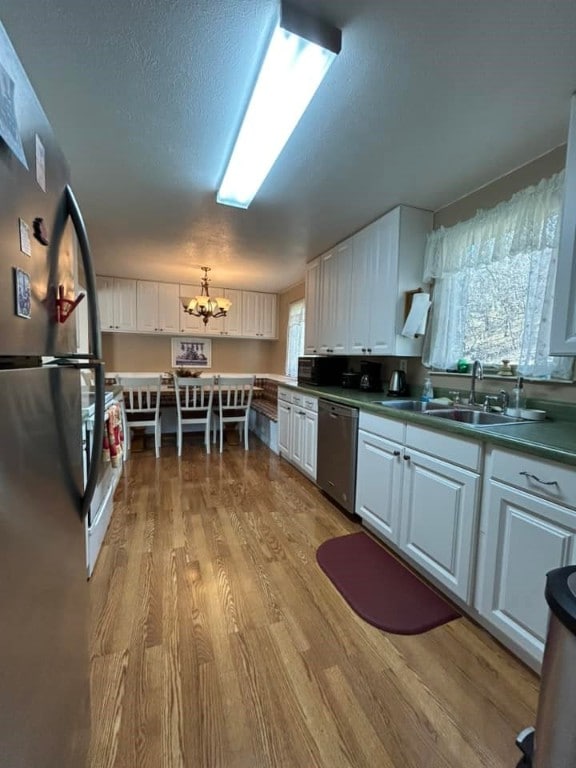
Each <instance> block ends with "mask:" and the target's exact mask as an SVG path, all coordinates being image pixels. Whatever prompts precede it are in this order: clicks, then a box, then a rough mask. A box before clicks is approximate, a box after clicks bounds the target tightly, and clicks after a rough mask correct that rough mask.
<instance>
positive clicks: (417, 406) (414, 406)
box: [374, 400, 446, 413]
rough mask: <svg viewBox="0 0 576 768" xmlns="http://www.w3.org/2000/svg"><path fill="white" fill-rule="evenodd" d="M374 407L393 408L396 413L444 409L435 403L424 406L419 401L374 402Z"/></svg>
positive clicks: (443, 406)
mask: <svg viewBox="0 0 576 768" xmlns="http://www.w3.org/2000/svg"><path fill="white" fill-rule="evenodd" d="M374 405H383V406H385V407H386V408H394V410H397V411H414V412H417V413H424V412H427V411H437V410H438V409H440V408H441V409H446V406H445V405H437V404H435V403H428V405H426V406H425V405H424V404H423V403H422V402H421V401H420V400H376V401H375V403H374Z"/></svg>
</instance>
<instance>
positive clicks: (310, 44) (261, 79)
mask: <svg viewBox="0 0 576 768" xmlns="http://www.w3.org/2000/svg"><path fill="white" fill-rule="evenodd" d="M340 43H341V33H340V30H337V29H334V28H332V27H328V26H326V25H325V24H323V23H322V22H320V21H319V20H317V19H312V18H310V17H309V16H303V15H302V12H301V11H297V10H295V9H293V8H291V7H290V6H286V5H285V4H284V5H283V6H282V18H281V20H280V22H279V24H278V25H277V26H276V28H275V30H274V32H273V34H272V39H271V40H270V43H269V46H268V50H267V52H266V55H265V57H264V62H263V64H262V68H261V70H260V73H259V75H258V79H257V81H256V85H255V86H254V91H253V92H252V97H251V98H250V103H249V104H248V109H247V110H246V114H245V115H244V120H243V121H242V125H241V127H240V132H239V134H238V138H237V139H236V144H235V145H234V149H233V150H232V156H231V157H230V161H229V163H228V167H227V168H226V172H225V174H224V178H223V180H222V184H221V185H220V189H219V190H218V194H217V195H216V200H217V202H219V203H222V204H223V205H233V206H235V207H236V208H248V206H249V205H250V203H251V202H252V200H253V198H254V195H255V194H256V192H257V191H258V189H259V188H260V186H261V184H262V182H263V181H264V179H265V178H266V176H267V175H268V173H269V171H270V169H271V168H272V166H273V165H274V162H275V161H276V158H277V157H278V155H279V154H280V152H281V151H282V149H283V147H284V145H285V144H286V142H287V141H288V138H289V137H290V134H291V133H292V131H293V130H294V128H295V127H296V125H297V124H298V121H299V120H300V118H301V117H302V115H303V114H304V110H305V109H306V107H307V106H308V104H309V103H310V101H311V99H312V97H313V96H314V94H315V93H316V90H317V88H318V86H319V85H320V83H321V82H322V80H323V78H324V76H325V74H326V72H327V71H328V69H329V68H330V65H331V64H332V62H333V61H334V59H335V58H336V56H337V54H338V53H339V51H340Z"/></svg>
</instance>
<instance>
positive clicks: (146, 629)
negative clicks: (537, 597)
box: [90, 436, 538, 768]
mask: <svg viewBox="0 0 576 768" xmlns="http://www.w3.org/2000/svg"><path fill="white" fill-rule="evenodd" d="M187 440H188V441H190V440H193V441H194V442H187V443H185V445H184V450H183V455H182V458H181V459H180V460H179V459H178V458H177V456H176V449H175V447H174V446H173V445H169V444H168V445H166V446H163V447H162V458H161V459H159V460H156V459H155V458H154V455H153V452H152V451H149V450H147V451H143V452H141V453H133V455H132V457H131V459H130V460H129V461H128V462H127V463H126V465H125V471H124V475H123V478H122V480H121V482H120V486H119V488H118V491H117V494H116V504H115V512H114V517H113V520H112V523H111V526H110V529H109V531H108V534H107V538H106V541H105V544H104V547H103V550H102V553H101V555H100V559H99V562H98V564H97V567H96V571H95V575H94V577H93V579H92V582H91V584H90V591H91V600H92V617H93V620H92V625H93V628H92V672H91V677H92V708H93V734H92V744H91V762H90V765H91V768H314V767H318V768H324V767H325V768H364V767H366V768H368V766H369V767H370V768H374V767H375V766H378V768H461V767H462V768H464V767H465V768H480V766H483V767H484V768H512V767H513V766H515V765H516V764H517V762H518V759H519V753H518V752H517V750H516V748H515V746H514V738H515V736H516V734H517V733H518V732H519V731H520V730H521V729H522V728H523V727H525V726H526V725H531V724H533V723H534V713H535V708H536V703H537V691H538V680H537V678H536V676H535V675H534V674H533V673H532V672H531V671H530V670H528V669H527V668H526V667H524V666H523V665H522V664H521V663H520V662H518V661H516V660H515V658H514V657H513V656H511V655H510V654H509V653H508V652H507V651H506V650H504V649H503V648H502V647H501V646H500V645H499V644H498V643H496V641H494V640H493V639H492V638H491V637H490V636H489V635H488V634H487V633H486V632H484V631H483V630H482V629H480V628H479V627H477V626H476V625H474V624H473V623H472V622H470V621H468V620H467V619H464V618H462V619H458V620H456V621H453V622H451V623H450V624H447V625H445V626H443V627H439V628H437V629H434V630H432V631H430V632H427V633H425V634H422V635H416V636H410V637H403V636H399V635H389V634H386V633H384V632H381V631H380V630H378V629H376V628H374V627H372V626H371V625H369V624H367V623H366V622H364V621H363V620H362V619H360V618H359V617H358V616H356V614H354V613H353V611H352V610H351V609H350V608H349V607H348V605H347V604H346V603H345V602H344V601H343V599H342V598H341V597H340V595H339V594H338V593H337V592H336V590H335V589H334V587H333V586H332V585H331V583H330V582H329V580H328V579H327V578H326V576H325V575H324V574H323V572H322V571H321V570H320V568H319V566H318V565H317V563H316V559H315V551H316V548H317V547H318V545H319V544H321V543H322V542H323V541H325V540H326V539H328V538H331V537H333V536H338V535H342V534H345V533H348V532H353V531H356V530H359V526H358V525H356V524H354V523H352V522H350V521H349V520H348V519H347V518H346V517H345V516H344V515H343V514H342V513H341V512H339V511H338V510H337V509H336V508H335V507H333V506H332V504H330V503H329V502H328V501H327V500H326V499H324V498H323V497H322V495H321V494H320V493H319V491H318V490H317V489H316V488H315V486H314V485H313V484H312V483H310V482H308V481H307V480H306V479H305V478H303V477H302V475H301V474H300V473H298V472H297V471H296V470H294V469H292V468H291V467H290V466H289V465H288V464H287V463H286V462H285V461H283V460H280V459H279V458H278V457H277V456H275V455H274V454H272V453H271V452H270V451H269V450H268V449H267V448H266V447H265V446H264V445H263V444H262V443H260V442H259V441H258V440H257V439H256V438H254V437H253V436H251V450H250V451H248V452H245V451H244V450H243V449H242V447H241V446H225V450H224V453H223V454H222V455H220V454H218V453H213V454H211V455H210V456H206V454H205V453H204V448H203V446H202V445H201V442H200V437H199V436H187Z"/></svg>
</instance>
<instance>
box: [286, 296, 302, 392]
mask: <svg viewBox="0 0 576 768" xmlns="http://www.w3.org/2000/svg"><path fill="white" fill-rule="evenodd" d="M304 313H305V304H304V299H301V300H300V301H294V302H292V304H290V309H289V311H288V338H287V339H286V376H292V377H293V378H296V377H297V376H298V358H299V357H300V355H303V354H304Z"/></svg>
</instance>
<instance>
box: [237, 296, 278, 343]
mask: <svg viewBox="0 0 576 768" xmlns="http://www.w3.org/2000/svg"><path fill="white" fill-rule="evenodd" d="M242 301H243V306H242V336H247V337H252V338H256V339H275V338H277V335H278V334H277V330H276V326H277V322H276V294H274V293H260V292H258V291H242Z"/></svg>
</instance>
